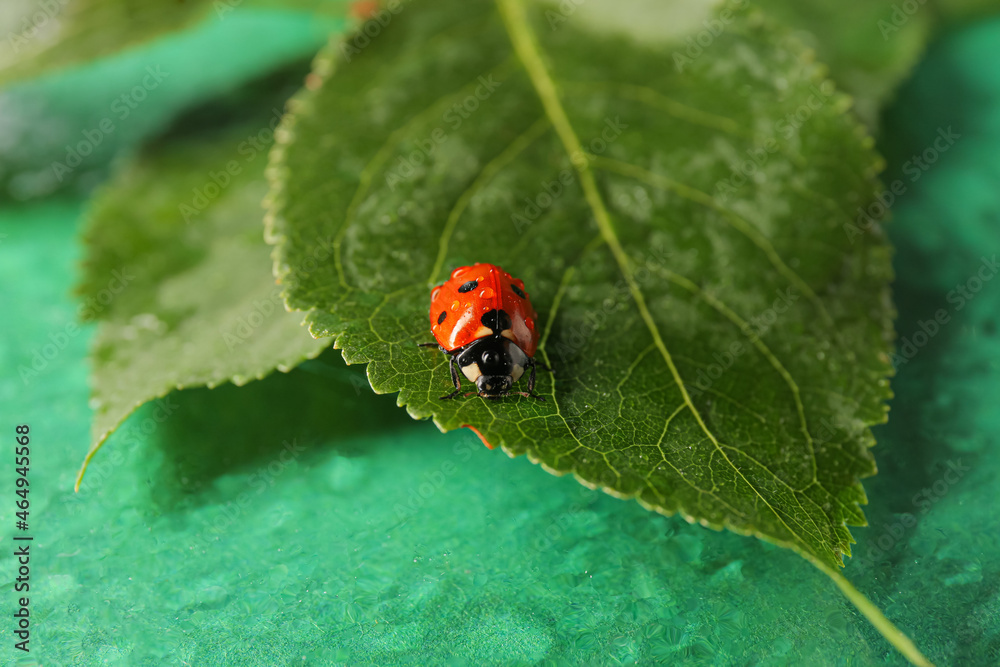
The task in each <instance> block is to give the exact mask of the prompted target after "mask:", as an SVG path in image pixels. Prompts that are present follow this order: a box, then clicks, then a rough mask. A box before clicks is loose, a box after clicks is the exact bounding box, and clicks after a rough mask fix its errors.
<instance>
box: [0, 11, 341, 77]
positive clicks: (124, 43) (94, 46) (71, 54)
mask: <svg viewBox="0 0 1000 667" xmlns="http://www.w3.org/2000/svg"><path fill="white" fill-rule="evenodd" d="M349 4H350V2H349V0H290V1H286V0H73V1H69V0H12V1H11V4H10V5H9V6H5V8H4V10H3V12H4V14H5V17H6V21H5V23H6V24H7V25H8V26H10V32H9V34H8V35H7V37H6V40H5V41H6V42H7V44H6V46H5V47H4V48H3V49H0V81H10V80H15V79H23V78H25V77H29V76H36V75H38V74H40V73H42V72H45V71H47V70H50V69H56V68H60V67H66V66H69V65H74V64H77V63H82V62H87V61H89V60H95V59H97V58H101V57H104V56H108V55H111V54H113V53H116V52H118V51H121V50H123V49H126V48H129V47H132V46H135V45H137V44H141V43H143V42H146V41H149V40H152V39H155V38H157V37H160V36H163V35H166V34H169V33H171V32H176V31H178V30H182V29H185V28H187V27H189V26H191V25H193V24H195V23H196V22H198V21H200V20H203V19H204V20H216V21H224V20H226V19H227V18H228V17H230V16H231V15H232V14H233V12H237V11H245V10H250V9H281V10H299V11H308V12H315V13H318V14H322V15H324V16H327V17H330V18H337V19H342V18H344V17H346V16H347V9H348V6H349Z"/></svg>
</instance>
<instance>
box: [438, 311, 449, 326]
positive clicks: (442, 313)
mask: <svg viewBox="0 0 1000 667" xmlns="http://www.w3.org/2000/svg"><path fill="white" fill-rule="evenodd" d="M446 317H448V311H446V310H442V311H441V314H440V315H438V324H441V323H442V322H444V320H445V318H446Z"/></svg>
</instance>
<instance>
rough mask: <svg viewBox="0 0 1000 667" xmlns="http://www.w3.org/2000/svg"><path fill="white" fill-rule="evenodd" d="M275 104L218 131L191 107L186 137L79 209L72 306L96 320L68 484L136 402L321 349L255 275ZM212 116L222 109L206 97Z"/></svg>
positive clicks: (268, 279)
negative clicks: (89, 393)
mask: <svg viewBox="0 0 1000 667" xmlns="http://www.w3.org/2000/svg"><path fill="white" fill-rule="evenodd" d="M277 99H278V100H279V101H278V102H277V103H276V104H272V106H270V107H268V106H264V107H263V108H261V107H260V103H259V100H256V101H255V102H254V104H255V105H256V106H250V109H251V110H253V109H256V110H257V111H256V112H253V111H252V112H250V113H248V114H247V115H249V116H250V118H251V120H249V121H247V120H244V121H243V122H241V123H239V124H237V125H235V127H230V128H229V129H227V130H225V131H221V132H220V131H218V130H216V129H215V128H214V127H213V124H212V123H211V122H208V121H209V120H210V119H209V118H206V117H203V116H200V115H199V116H198V117H196V118H195V119H194V121H195V122H196V124H197V125H198V126H199V127H201V128H202V130H201V132H200V133H194V134H190V133H188V134H181V135H178V134H173V135H170V136H168V137H167V138H165V139H164V140H163V141H162V142H161V143H160V144H159V145H156V146H153V147H151V148H150V149H149V150H147V151H146V152H145V154H143V155H142V156H140V157H139V158H138V159H137V160H135V161H133V162H132V163H131V164H129V165H126V166H125V167H124V168H123V169H122V170H121V171H120V172H119V174H118V176H117V177H116V178H115V179H114V180H113V181H112V182H111V183H110V184H109V185H107V186H106V187H105V188H104V190H103V191H102V192H101V193H100V195H99V196H98V198H97V200H96V202H95V203H94V204H93V209H92V211H91V213H90V216H89V220H88V222H87V226H86V230H85V241H86V245H87V258H86V261H85V266H84V269H85V274H84V277H83V283H82V286H81V288H80V291H81V293H82V295H83V297H84V300H83V301H84V302H83V306H82V315H83V316H84V317H86V318H93V319H97V320H98V321H99V326H98V331H97V335H96V337H95V340H94V343H93V349H92V352H91V361H92V365H93V372H92V383H93V399H92V407H93V408H94V410H95V414H94V422H93V428H92V434H93V437H92V445H91V448H90V452H89V453H88V454H87V459H86V461H85V462H84V465H83V468H82V469H81V470H80V476H79V478H78V480H77V487H79V483H80V479H82V477H83V473H84V471H85V470H86V467H87V463H88V462H89V461H90V459H91V458H92V457H93V456H94V454H95V453H96V452H97V450H98V449H99V448H100V447H101V445H102V444H103V442H104V441H105V439H106V438H107V437H108V435H109V434H110V433H111V432H112V431H113V430H114V429H115V428H116V427H117V426H118V425H119V424H120V423H121V422H122V421H123V420H124V419H125V417H127V416H128V415H129V414H130V413H131V412H132V411H134V410H135V409H136V408H137V407H139V406H140V405H142V404H143V403H146V402H147V401H150V400H153V399H155V398H157V397H161V396H165V395H166V394H167V393H169V392H170V391H172V390H174V389H182V388H187V387H197V386H207V387H214V386H216V385H219V384H221V383H224V382H233V383H235V384H237V385H239V384H244V383H246V382H249V381H250V380H253V379H256V378H261V377H263V376H265V375H267V374H268V373H270V372H272V371H273V370H274V369H275V368H277V369H279V370H281V371H287V370H289V369H290V368H292V367H294V366H295V365H297V364H298V363H299V362H301V361H302V360H304V359H307V358H312V357H315V356H316V355H318V354H319V353H320V352H321V351H322V350H323V349H324V348H326V347H327V346H328V345H329V342H330V341H329V340H315V339H313V338H312V337H311V336H309V335H308V333H307V332H306V331H305V330H304V329H303V328H302V327H301V326H300V322H301V316H299V315H296V314H291V313H288V312H287V311H286V310H285V308H284V307H283V303H282V301H281V298H280V293H279V290H278V288H277V287H276V286H275V284H274V280H273V277H272V276H271V273H270V271H269V270H268V267H269V266H270V261H269V258H268V254H269V248H268V246H267V244H266V243H265V242H264V239H263V238H262V236H261V219H262V217H263V210H262V208H261V200H262V198H263V196H264V194H265V193H266V190H267V184H266V180H265V178H264V168H265V164H266V162H267V159H266V151H267V150H268V148H269V147H270V143H271V137H272V136H273V132H272V129H273V128H274V127H275V125H276V124H277V121H278V119H279V118H280V114H281V102H280V100H282V99H284V97H282V96H279V97H277ZM232 103H233V104H246V100H244V99H242V97H240V96H237V97H236V98H235V99H233V100H232ZM223 109H224V107H223ZM261 110H263V111H264V112H263V113H260V111H261ZM213 114H215V115H216V116H218V115H222V116H225V113H223V112H222V111H220V109H219V107H218V106H217V107H215V109H214V110H213ZM214 120H215V121H216V122H218V121H219V119H218V117H216V118H214Z"/></svg>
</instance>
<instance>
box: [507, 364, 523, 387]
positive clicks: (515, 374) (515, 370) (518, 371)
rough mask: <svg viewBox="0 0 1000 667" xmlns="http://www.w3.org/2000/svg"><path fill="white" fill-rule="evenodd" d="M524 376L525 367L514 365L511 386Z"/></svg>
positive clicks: (511, 371) (511, 372)
mask: <svg viewBox="0 0 1000 667" xmlns="http://www.w3.org/2000/svg"><path fill="white" fill-rule="evenodd" d="M522 375H524V367H523V366H519V365H518V364H514V365H513V366H512V367H511V369H510V381H511V384H513V383H514V382H517V380H518V378H520V377H521V376H522Z"/></svg>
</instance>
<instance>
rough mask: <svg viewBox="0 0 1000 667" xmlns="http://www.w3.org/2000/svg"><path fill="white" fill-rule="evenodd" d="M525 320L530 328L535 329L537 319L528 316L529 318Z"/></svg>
mask: <svg viewBox="0 0 1000 667" xmlns="http://www.w3.org/2000/svg"><path fill="white" fill-rule="evenodd" d="M524 322H525V324H527V325H528V328H529V329H534V328H535V320H533V319H531V318H530V317H529V318H527V319H525V320H524Z"/></svg>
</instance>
